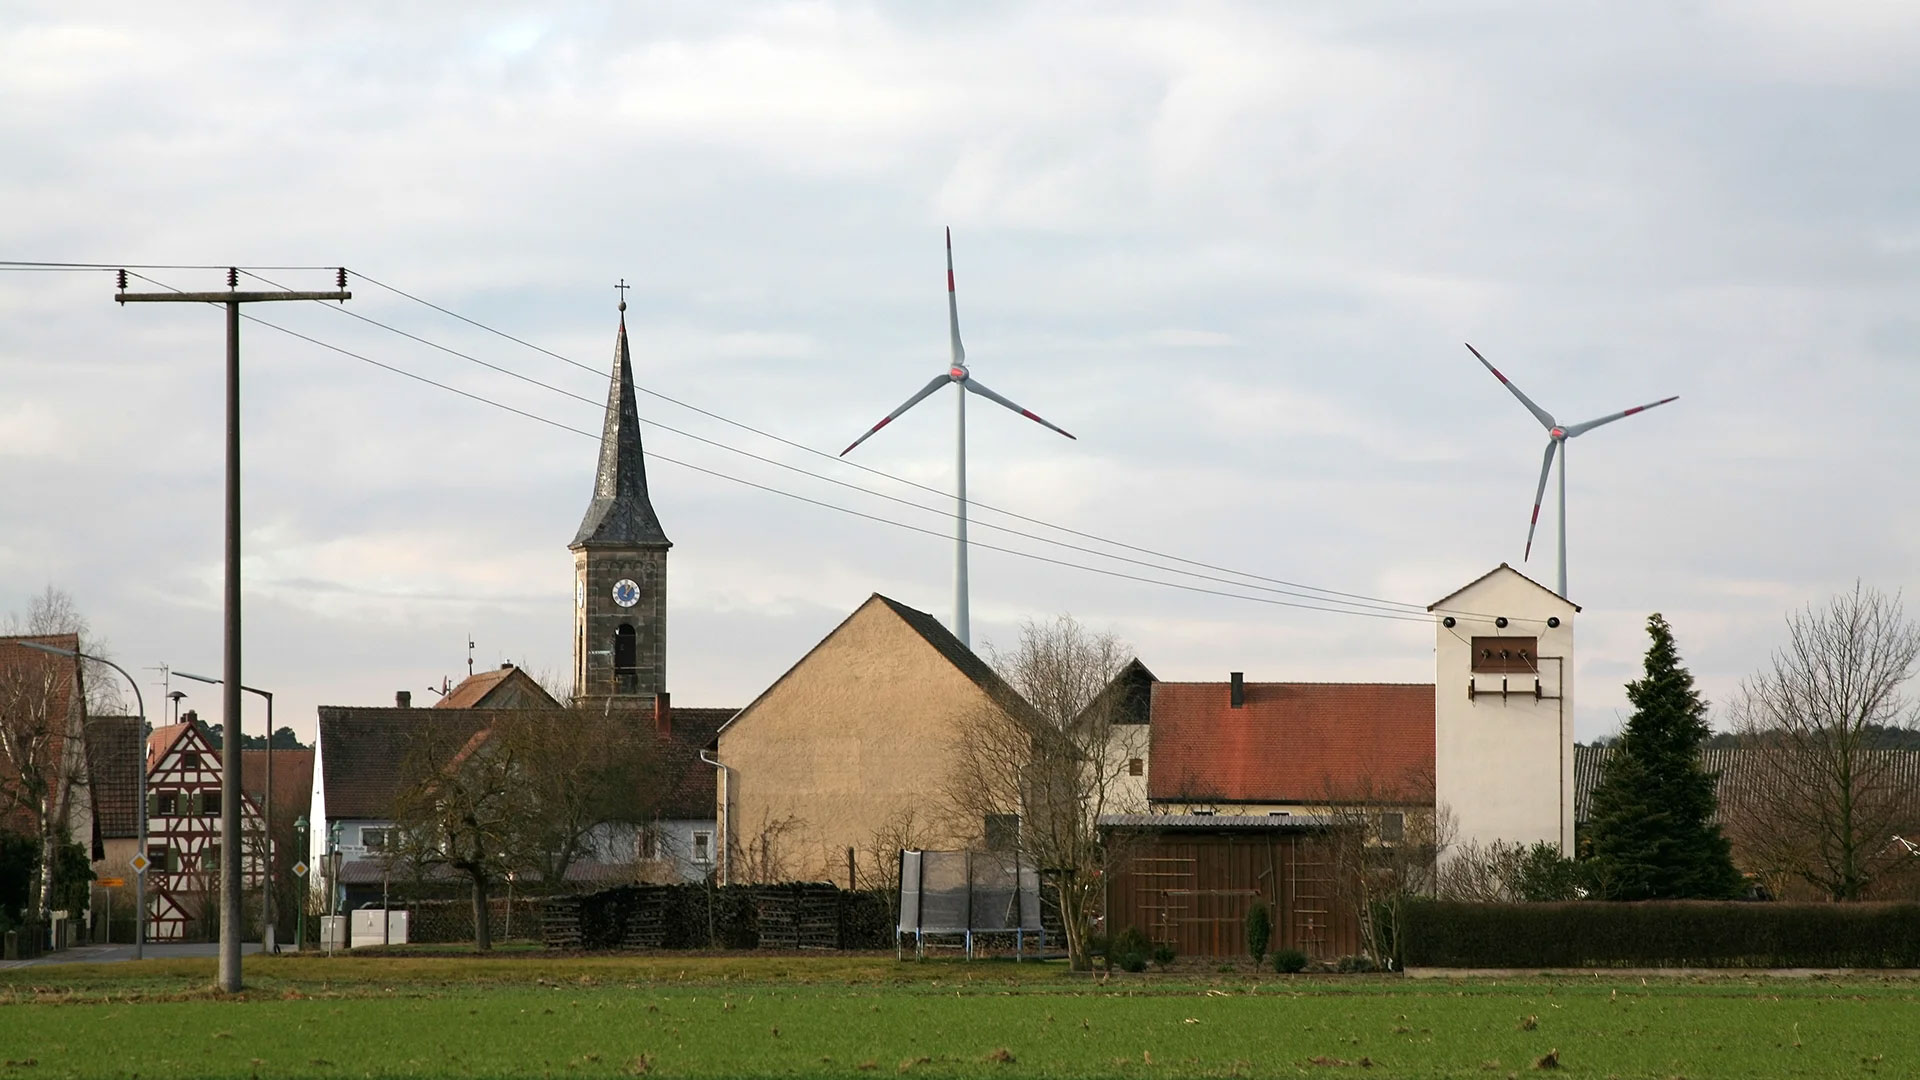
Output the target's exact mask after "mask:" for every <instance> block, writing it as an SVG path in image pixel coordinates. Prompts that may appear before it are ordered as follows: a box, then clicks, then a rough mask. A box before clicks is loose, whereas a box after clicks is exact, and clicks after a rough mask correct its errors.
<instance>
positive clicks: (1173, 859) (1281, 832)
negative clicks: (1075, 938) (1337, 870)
mask: <svg viewBox="0 0 1920 1080" xmlns="http://www.w3.org/2000/svg"><path fill="white" fill-rule="evenodd" d="M1100 825H1101V828H1102V830H1103V831H1105V832H1107V833H1109V834H1110V835H1111V834H1113V833H1116V832H1126V833H1131V834H1132V836H1131V838H1130V839H1129V840H1128V842H1127V843H1125V844H1115V845H1114V846H1115V847H1116V848H1124V849H1125V850H1126V851H1127V855H1126V857H1125V859H1124V860H1122V861H1121V862H1120V864H1119V865H1117V866H1116V867H1115V869H1114V870H1113V872H1112V873H1110V874H1109V875H1108V876H1107V886H1106V897H1105V900H1106V930H1107V932H1108V933H1114V934H1117V933H1119V932H1121V931H1123V930H1125V929H1127V928H1128V927H1138V928H1139V929H1140V930H1141V931H1142V932H1144V933H1145V934H1146V935H1147V937H1148V938H1149V939H1150V940H1152V941H1153V942H1154V943H1155V944H1164V945H1171V946H1172V947H1173V949H1174V951H1175V952H1176V953H1178V954H1179V955H1181V956H1217V957H1234V956H1245V955H1246V953H1247V913H1248V912H1249V911H1250V910H1252V908H1253V905H1254V904H1255V903H1256V902H1263V903H1266V904H1268V905H1270V907H1271V910H1272V914H1273V937H1272V939H1271V942H1270V943H1269V945H1268V950H1269V952H1273V951H1278V950H1280V949H1299V950H1300V951H1301V952H1303V953H1305V954H1306V955H1307V957H1308V958H1309V959H1311V960H1333V959H1337V958H1339V957H1341V956H1348V955H1352V954H1354V953H1357V952H1359V951H1360V927H1359V922H1358V919H1357V917H1356V916H1355V914H1354V913H1353V912H1350V911H1346V910H1344V907H1343V905H1341V904H1340V903H1339V902H1338V900H1337V897H1338V894H1339V890H1338V889H1336V888H1335V882H1334V881H1333V871H1332V863H1331V858H1330V855H1331V853H1330V850H1329V847H1328V843H1327V831H1326V830H1327V825H1326V822H1325V821H1324V819H1321V818H1318V817H1308V816H1297V817H1281V816H1271V817H1269V816H1266V815H1260V816H1254V815H1246V816H1235V815H1230V814H1220V815H1171V814H1170V815H1147V814H1127V815H1113V816H1109V817H1103V818H1101V819H1100Z"/></svg>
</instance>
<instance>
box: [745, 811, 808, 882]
mask: <svg viewBox="0 0 1920 1080" xmlns="http://www.w3.org/2000/svg"><path fill="white" fill-rule="evenodd" d="M806 824H807V823H806V821H805V819H803V818H801V817H799V816H797V815H794V814H785V815H782V816H780V817H775V816H774V814H773V812H772V811H771V810H762V811H761V812H760V822H759V824H758V825H752V824H749V825H747V826H746V827H745V828H741V829H735V828H733V827H731V826H729V827H728V829H727V882H728V883H729V884H732V883H754V884H761V885H771V884H775V883H777V882H782V881H792V880H794V878H795V876H796V874H797V871H796V869H795V868H796V867H797V866H798V865H799V864H798V862H797V855H796V853H795V852H794V850H793V848H794V842H793V841H794V837H795V836H797V835H798V834H799V833H800V831H801V829H803V828H804V827H805V826H806Z"/></svg>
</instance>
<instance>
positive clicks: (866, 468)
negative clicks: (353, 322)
mask: <svg viewBox="0 0 1920 1080" xmlns="http://www.w3.org/2000/svg"><path fill="white" fill-rule="evenodd" d="M352 272H353V274H354V276H355V277H357V278H359V279H360V280H362V281H365V282H366V283H367V284H369V285H373V286H375V287H377V288H381V289H385V290H387V291H388V292H391V293H393V294H395V295H396V296H401V297H404V298H406V299H408V300H411V301H413V302H414V303H416V304H421V305H424V306H425V307H428V308H431V309H433V310H434V311H437V312H439V313H441V314H442V315H446V316H447V317H449V318H453V319H458V320H459V321H461V322H463V323H466V324H467V325H469V326H472V327H475V328H476V329H479V330H484V331H486V332H487V333H489V334H493V335H496V336H498V337H501V338H504V339H506V340H508V341H511V342H513V343H514V344H517V345H521V346H524V347H526V348H529V349H532V350H533V351H535V352H538V353H542V354H544V355H546V356H550V357H552V358H553V359H555V360H559V361H560V362H562V363H565V364H570V365H572V366H573V367H576V368H579V369H580V370H582V371H586V372H589V373H591V374H592V375H593V376H594V377H595V378H601V379H604V378H607V374H606V373H605V372H603V371H601V370H599V369H598V368H594V367H591V366H589V365H587V364H583V363H581V362H579V361H578V360H575V359H573V358H572V357H569V356H564V355H562V354H560V353H557V352H554V351H553V350H552V349H548V348H544V347H542V346H540V345H536V344H534V343H533V342H531V341H527V340H525V339H524V338H519V337H515V336H514V335H512V334H509V333H507V332H506V331H504V330H500V329H496V328H494V327H492V326H488V325H487V324H485V323H483V322H480V321H478V320H476V319H471V318H468V317H467V316H465V315H462V314H460V313H459V312H457V311H453V310H451V309H448V308H445V307H442V306H441V305H439V304H436V303H434V302H432V301H430V300H426V299H423V298H421V297H419V296H416V295H414V294H413V293H410V292H407V291H405V290H403V289H400V288H397V287H395V286H392V285H388V284H387V283H385V282H383V281H380V280H379V279H377V278H374V277H370V276H368V275H367V274H364V273H362V272H360V271H358V270H353V271H352ZM409 336H411V335H409ZM516 377H518V376H516ZM635 389H637V390H639V391H640V392H641V393H643V394H647V395H649V396H651V397H655V398H658V399H660V400H662V401H665V402H668V403H670V404H673V405H677V406H679V407H681V408H683V409H687V410H690V411H692V412H696V413H699V414H700V415H702V416H705V417H708V418H710V419H713V420H718V421H720V422H721V423H723V424H727V425H730V426H732V427H736V428H739V429H740V430H742V431H747V432H751V433H752V434H755V435H758V436H760V437H761V438H764V439H771V440H773V441H774V442H777V443H780V444H782V445H784V446H789V447H792V448H793V449H796V450H800V451H803V452H805V453H808V454H812V455H814V456H816V457H821V458H825V459H827V460H828V461H832V462H837V463H839V464H842V465H848V466H851V467H853V468H856V469H859V470H861V471H862V472H867V473H871V474H873V475H875V476H879V477H883V478H885V479H888V480H892V481H894V482H895V483H900V484H906V485H907V486H909V487H914V488H919V489H920V490H922V491H925V492H928V493H930V494H934V495H939V496H940V497H942V498H946V499H951V498H952V497H953V495H952V493H951V492H945V491H941V490H940V489H939V488H935V487H930V486H928V485H926V484H922V483H919V482H918V481H915V480H910V479H907V478H906V477H903V476H896V475H894V474H893V473H889V472H886V471H885V470H882V469H876V468H874V467H872V466H870V465H865V464H862V463H860V462H857V461H849V460H847V459H846V458H842V457H839V456H837V455H834V454H829V453H827V452H826V451H823V450H819V449H817V448H815V447H811V446H808V445H806V444H805V443H799V442H795V441H793V440H791V439H788V438H785V437H783V436H780V435H776V434H774V433H773V432H770V431H766V430H764V429H762V428H758V427H755V426H753V425H752V424H748V423H745V422H743V421H739V420H734V419H732V418H731V417H727V416H723V415H721V414H719V413H716V412H713V411H711V410H708V409H704V408H701V407H700V406H698V405H694V404H691V403H689V402H686V401H682V400H680V399H679V398H676V397H672V396H670V395H668V394H664V393H661V392H659V391H657V390H649V389H647V388H646V387H644V386H639V385H637V384H636V386H635ZM661 426H665V425H661ZM915 505H917V504H915ZM967 505H968V506H970V507H975V508H978V509H981V510H987V511H991V512H993V513H996V514H1003V515H1005V516H1007V517H1010V518H1014V519H1016V520H1019V521H1024V522H1027V523H1028V524H1031V525H1038V526H1041V527H1043V528H1048V529H1054V530H1056V531H1059V532H1063V533H1067V534H1069V535H1072V536H1078V537H1080V538H1082V539H1085V540H1092V541H1094V542H1096V543H1101V544H1107V545H1109V546H1112V547H1117V548H1123V549H1125V550H1128V551H1135V552H1139V553H1140V554H1143V555H1151V556H1153V557H1155V558H1159V559H1169V560H1171V561H1173V562H1179V563H1185V564H1187V565H1188V566H1197V567H1200V568H1201V569H1204V570H1213V571H1217V572H1219V573H1223V574H1232V575H1234V576H1235V577H1242V578H1251V579H1253V580H1256V581H1265V582H1270V583H1272V584H1274V585H1284V586H1287V587H1288V588H1293V589H1305V590H1307V591H1308V592H1313V593H1322V594H1325V595H1327V596H1338V597H1346V598H1348V599H1351V600H1362V601H1367V602H1370V603H1373V604H1384V605H1388V606H1390V607H1394V608H1401V609H1407V610H1413V611H1421V612H1424V611H1425V610H1426V606H1425V605H1424V604H1415V603H1408V602H1406V601H1403V600H1390V599H1386V598H1384V597H1378V596H1369V595H1367V594H1365V593H1355V592H1343V591H1341V590H1339V589H1327V588H1322V587H1320V586H1317V585H1308V584H1306V583H1304V582H1298V581H1289V580H1286V579H1284V578H1276V577H1270V576H1268V575H1265V574H1256V573H1253V572H1250V571H1245V570H1235V569H1233V568H1231V567H1226V566H1217V565H1215V564H1212V563H1207V562H1202V561H1200V560H1197V559H1188V558H1184V557H1182V556H1179V555H1174V554H1171V553H1169V552H1164V551H1156V550H1154V549H1152V548H1147V547H1141V546H1139V545H1135V544H1129V543H1127V542H1125V541H1122V540H1114V539H1111V538H1109V537H1104V536H1100V535H1098V534H1096V533H1089V532H1083V531H1081V530H1079V529H1074V528H1071V527H1068V526H1065V525H1057V524H1055V523H1053V522H1050V521H1045V520H1042V519H1040V518H1035V517H1029V516H1028V515H1026V514H1021V513H1018V512H1017V511H1013V510H1007V509H1004V508H1001V507H998V506H993V505H990V504H988V503H982V502H979V501H977V500H974V499H968V500H967ZM981 524H985V523H984V522H983V523H981ZM990 527H995V526H990ZM1021 535H1026V534H1021ZM1045 542H1047V543H1060V542H1059V541H1052V540H1049V541H1045ZM1064 546H1072V545H1064ZM1077 550H1085V549H1077ZM1106 557H1108V558H1119V556H1106ZM1149 565H1151V564H1149ZM1161 569H1171V568H1168V567H1162V568H1161ZM1173 572H1175V573H1185V571H1177V570H1176V571H1173ZM1197 576H1204V575H1197ZM1210 580H1218V579H1210ZM1255 587H1257V586H1255ZM1285 595H1290V596H1297V595H1299V594H1297V593H1286V594H1285ZM1316 599H1317V597H1316Z"/></svg>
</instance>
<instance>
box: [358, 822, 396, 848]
mask: <svg viewBox="0 0 1920 1080" xmlns="http://www.w3.org/2000/svg"><path fill="white" fill-rule="evenodd" d="M360 846H361V847H363V848H366V849H367V850H368V851H386V850H388V849H390V848H392V847H393V830H392V829H390V828H378V829H372V828H369V829H361V830H360Z"/></svg>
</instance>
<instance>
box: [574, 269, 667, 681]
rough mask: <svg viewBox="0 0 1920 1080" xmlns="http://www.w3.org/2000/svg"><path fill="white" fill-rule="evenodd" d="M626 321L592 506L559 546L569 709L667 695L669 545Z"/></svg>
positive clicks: (616, 354) (622, 323) (623, 318)
mask: <svg viewBox="0 0 1920 1080" xmlns="http://www.w3.org/2000/svg"><path fill="white" fill-rule="evenodd" d="M622 284H623V285H624V284H625V283H624V282H623V283H622ZM626 311H627V304H626V301H625V300H622V301H621V302H620V333H619V336H618V337H616V338H615V339H614V348H613V384H612V385H611V386H610V387H608V388H607V423H606V428H605V429H604V430H603V431H602V433H601V436H600V463H599V468H598V471H597V472H596V473H595V474H594V478H593V501H592V502H590V503H588V504H587V516H586V517H585V518H582V519H581V521H580V531H579V532H578V533H576V534H574V537H573V543H571V544H569V545H567V546H568V547H569V548H571V549H572V550H573V568H574V590H573V603H574V634H573V696H574V700H575V701H576V702H580V701H587V700H601V699H610V698H629V699H639V700H640V701H641V702H645V701H646V700H647V699H650V698H652V697H653V695H655V694H658V693H662V692H664V691H665V690H666V688H667V549H668V548H670V547H672V546H673V544H672V543H671V542H670V541H668V540H667V534H666V533H665V532H664V531H662V530H661V528H660V519H659V517H658V516H656V515H655V514H654V512H653V502H652V500H651V499H649V498H648V497H647V463H646V459H645V458H644V457H642V456H641V453H640V414H639V412H638V411H637V410H636V409H635V408H634V405H633V355H632V353H631V352H630V351H629V350H628V348H627V316H626Z"/></svg>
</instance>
